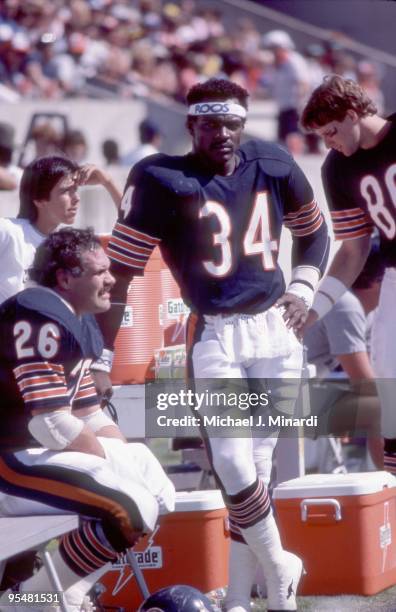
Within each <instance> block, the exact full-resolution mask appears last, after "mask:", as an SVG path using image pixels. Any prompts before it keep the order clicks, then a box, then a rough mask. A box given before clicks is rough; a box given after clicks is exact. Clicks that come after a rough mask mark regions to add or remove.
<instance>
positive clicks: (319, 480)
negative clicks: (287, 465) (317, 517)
mask: <svg viewBox="0 0 396 612" xmlns="http://www.w3.org/2000/svg"><path fill="white" fill-rule="evenodd" d="M385 487H388V488H390V487H396V478H395V477H394V476H392V474H389V472H360V473H354V472H353V473H349V474H307V475H306V476H301V477H300V478H293V479H292V480H286V481H285V482H282V483H281V484H279V485H278V486H277V487H276V488H275V489H274V494H273V497H274V498H275V499H291V498H295V497H329V496H330V495H333V496H334V495H367V494H368V493H378V491H382V489H384V488H385Z"/></svg>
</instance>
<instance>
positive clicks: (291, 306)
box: [275, 293, 308, 336]
mask: <svg viewBox="0 0 396 612" xmlns="http://www.w3.org/2000/svg"><path fill="white" fill-rule="evenodd" d="M275 306H276V307H277V308H281V307H282V308H283V310H284V312H283V315H282V316H283V319H284V320H285V322H286V326H287V327H288V328H289V329H293V331H294V332H295V334H297V335H298V336H300V329H301V328H302V326H303V325H304V323H305V321H306V319H307V316H308V308H307V306H306V304H305V302H304V300H303V299H302V298H300V297H298V296H297V295H294V293H284V294H283V295H282V296H281V297H280V298H279V299H278V300H277V301H276V302H275Z"/></svg>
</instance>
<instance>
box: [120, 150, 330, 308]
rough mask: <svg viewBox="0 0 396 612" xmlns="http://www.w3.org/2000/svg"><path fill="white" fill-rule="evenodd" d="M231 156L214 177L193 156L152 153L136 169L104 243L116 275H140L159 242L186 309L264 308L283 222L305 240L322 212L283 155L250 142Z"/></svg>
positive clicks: (275, 275) (278, 285)
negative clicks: (228, 171)
mask: <svg viewBox="0 0 396 612" xmlns="http://www.w3.org/2000/svg"><path fill="white" fill-rule="evenodd" d="M238 156H239V160H240V161H239V165H238V166H237V168H236V170H235V172H234V173H233V174H232V175H230V176H220V175H214V174H213V173H211V172H210V171H209V170H208V169H207V168H206V167H203V166H202V164H200V162H199V160H198V159H197V157H196V156H195V155H193V154H188V155H185V156H181V157H170V156H166V155H161V154H160V155H156V156H152V157H150V158H147V159H145V160H143V162H141V163H140V164H138V165H137V166H135V168H133V170H132V171H131V173H130V175H129V177H128V180H127V184H126V188H125V192H124V198H123V206H122V208H123V210H124V212H123V214H122V215H121V216H120V218H119V220H118V222H117V224H116V226H115V228H114V230H113V234H112V238H111V241H110V244H109V255H110V257H111V259H112V260H113V265H114V266H115V267H116V268H118V271H119V272H123V273H126V274H130V275H131V276H132V275H137V274H142V273H143V271H144V267H145V265H146V262H147V260H148V258H149V256H150V254H151V252H152V250H153V248H154V247H155V246H157V245H159V246H160V248H161V252H162V255H163V258H164V260H165V262H166V263H167V265H168V266H169V268H170V269H171V271H172V272H173V275H174V277H175V279H176V281H177V282H178V284H179V286H180V290H181V293H182V296H183V299H184V300H185V302H186V303H187V304H188V305H189V306H190V307H191V308H192V310H193V311H195V312H199V313H205V314H216V313H220V312H221V313H231V312H242V313H255V312H260V311H263V310H266V309H267V308H269V307H270V306H272V304H274V302H275V301H276V300H277V299H278V298H279V297H280V296H281V295H282V294H283V293H284V290H285V284H284V279H283V274H282V271H281V270H280V268H279V265H278V248H279V241H280V235H281V230H282V225H286V226H287V227H288V228H289V229H290V230H291V231H292V233H293V236H294V237H295V238H301V239H302V240H303V239H304V238H305V237H308V239H309V238H310V237H312V235H313V234H315V233H316V232H318V231H320V228H321V226H322V224H323V217H322V215H321V213H320V211H319V209H318V206H317V204H316V202H315V200H314V197H313V192H312V189H311V186H310V184H309V183H308V180H307V179H306V177H305V175H304V174H303V172H302V171H301V169H300V168H299V167H298V165H297V164H296V163H295V161H294V160H293V159H292V157H290V155H289V154H288V153H287V152H286V151H284V150H283V149H281V148H280V147H278V146H276V145H273V144H268V143H261V142H258V141H249V142H247V143H246V144H244V145H243V146H241V147H240V149H239V152H238ZM300 246H301V244H300ZM307 249H308V250H309V248H308V247H307ZM297 250H299V251H301V248H300V247H299V248H298V249H297ZM300 260H301V253H300Z"/></svg>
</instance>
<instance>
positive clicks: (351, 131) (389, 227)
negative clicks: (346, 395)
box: [302, 76, 396, 474]
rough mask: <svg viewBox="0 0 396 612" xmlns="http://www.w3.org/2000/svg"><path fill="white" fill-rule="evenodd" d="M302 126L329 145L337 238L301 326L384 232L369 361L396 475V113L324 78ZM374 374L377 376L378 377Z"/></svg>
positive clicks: (328, 302)
mask: <svg viewBox="0 0 396 612" xmlns="http://www.w3.org/2000/svg"><path fill="white" fill-rule="evenodd" d="M302 124H303V126H304V127H305V128H306V129H307V130H312V131H314V132H316V134H318V135H319V136H321V137H322V138H323V140H324V142H325V144H326V146H327V147H328V148H329V149H331V151H330V153H328V155H327V157H326V159H325V162H324V164H323V168H322V178H323V185H324V189H325V193H326V197H327V201H328V204H329V208H330V211H331V216H332V221H333V228H334V234H335V237H336V239H338V240H342V244H341V247H340V249H339V250H338V251H337V253H336V255H335V257H334V259H333V262H332V264H331V266H330V268H329V271H328V273H327V275H326V276H325V278H324V279H323V281H322V282H321V284H320V287H319V290H318V293H317V295H316V297H315V301H314V303H313V306H312V310H311V311H310V313H309V317H308V319H307V322H306V326H309V325H311V324H312V323H314V322H315V321H316V320H317V319H318V318H321V317H323V316H324V315H325V314H326V313H327V312H328V311H329V310H330V309H331V307H332V306H333V304H334V303H335V302H336V301H337V300H338V298H339V297H340V296H341V295H342V294H343V293H344V292H345V291H346V290H347V288H349V287H350V286H351V285H352V283H353V282H354V280H355V279H356V277H357V276H358V274H359V273H360V271H361V270H362V268H363V266H364V263H365V261H366V258H367V255H368V253H369V250H370V236H371V233H372V229H373V226H374V225H375V226H376V227H377V228H378V230H379V232H380V235H381V252H382V253H383V256H384V260H385V265H386V268H387V269H386V271H385V275H384V278H383V281H382V286H381V294H380V301H379V306H378V311H377V315H376V318H375V320H374V325H373V331H372V358H373V364H374V370H375V374H376V376H377V386H378V394H379V397H380V402H381V430H382V435H383V436H384V438H385V444H384V466H385V468H386V469H388V470H389V471H390V472H392V473H394V474H396V414H395V391H394V388H393V387H394V382H393V380H392V379H395V378H396V360H395V356H394V347H395V345H396V331H395V326H394V324H393V308H394V301H395V297H396V269H395V266H396V151H395V146H396V115H395V114H394V115H392V116H390V117H388V118H387V119H385V118H383V117H380V116H379V115H378V113H377V109H376V107H375V104H374V103H373V102H372V100H371V99H370V98H369V97H368V95H367V94H366V93H365V91H364V90H363V89H362V88H361V87H360V86H359V85H358V84H357V83H355V82H354V81H352V80H349V79H343V78H341V77H340V76H329V77H326V78H325V79H324V82H323V84H322V85H320V86H319V87H318V88H317V89H315V91H314V92H313V93H312V95H311V97H310V99H309V101H308V103H307V105H306V107H305V109H304V111H303V115H302ZM378 379H379V380H378Z"/></svg>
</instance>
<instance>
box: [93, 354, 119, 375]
mask: <svg viewBox="0 0 396 612" xmlns="http://www.w3.org/2000/svg"><path fill="white" fill-rule="evenodd" d="M113 360H114V353H113V351H111V350H110V349H106V348H105V349H103V351H102V354H101V356H100V357H99V358H98V359H97V360H96V361H93V362H92V363H91V370H99V371H101V372H107V373H110V372H111V368H112V367H113Z"/></svg>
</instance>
